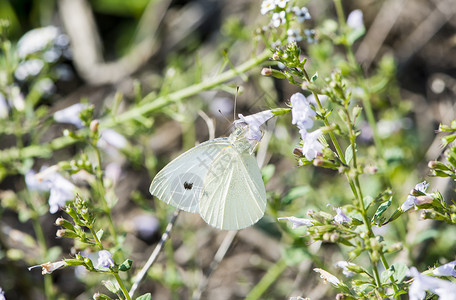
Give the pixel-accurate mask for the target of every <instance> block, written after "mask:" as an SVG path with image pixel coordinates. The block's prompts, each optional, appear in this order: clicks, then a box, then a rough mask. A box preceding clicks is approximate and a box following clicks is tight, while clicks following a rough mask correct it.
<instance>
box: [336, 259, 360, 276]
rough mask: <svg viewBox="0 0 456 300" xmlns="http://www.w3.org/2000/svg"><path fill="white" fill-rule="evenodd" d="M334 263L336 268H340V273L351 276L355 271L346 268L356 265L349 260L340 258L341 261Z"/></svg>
mask: <svg viewBox="0 0 456 300" xmlns="http://www.w3.org/2000/svg"><path fill="white" fill-rule="evenodd" d="M334 265H335V266H336V267H338V268H341V269H342V273H343V274H344V275H345V276H346V277H353V275H355V273H353V272H352V271H350V270H349V269H348V268H347V267H348V266H356V265H355V264H354V263H351V262H348V261H345V260H341V261H338V262H336V263H335V264H334Z"/></svg>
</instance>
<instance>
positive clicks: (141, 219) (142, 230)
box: [132, 215, 160, 239]
mask: <svg viewBox="0 0 456 300" xmlns="http://www.w3.org/2000/svg"><path fill="white" fill-rule="evenodd" d="M132 221H133V226H134V227H135V230H136V233H137V234H138V236H139V237H141V238H144V239H150V238H152V237H153V236H154V234H156V233H157V232H159V230H160V222H159V221H158V219H157V218H156V217H154V216H152V215H139V216H135V217H134V218H133V220H132Z"/></svg>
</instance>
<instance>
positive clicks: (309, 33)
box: [304, 29, 315, 44]
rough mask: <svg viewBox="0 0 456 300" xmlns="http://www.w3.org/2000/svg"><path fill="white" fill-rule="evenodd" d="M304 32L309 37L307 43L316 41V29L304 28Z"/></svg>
mask: <svg viewBox="0 0 456 300" xmlns="http://www.w3.org/2000/svg"><path fill="white" fill-rule="evenodd" d="M304 34H305V35H306V37H307V43H309V44H313V43H315V30H313V29H304Z"/></svg>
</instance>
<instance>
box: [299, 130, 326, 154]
mask: <svg viewBox="0 0 456 300" xmlns="http://www.w3.org/2000/svg"><path fill="white" fill-rule="evenodd" d="M299 132H300V133H301V138H302V141H303V145H302V154H303V155H304V156H305V158H306V159H307V160H309V161H310V160H312V159H314V158H315V157H317V154H318V153H321V151H322V150H323V148H324V147H323V145H322V144H321V143H320V142H319V141H318V138H319V137H320V136H321V134H322V132H321V129H317V130H315V131H313V132H306V131H305V130H303V129H301V130H300V131H299Z"/></svg>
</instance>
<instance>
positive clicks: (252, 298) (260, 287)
mask: <svg viewBox="0 0 456 300" xmlns="http://www.w3.org/2000/svg"><path fill="white" fill-rule="evenodd" d="M286 268H287V264H286V263H285V260H284V259H283V258H282V259H280V260H279V261H278V262H277V263H276V264H275V265H273V266H272V267H270V268H269V269H268V271H267V273H266V274H265V275H264V276H263V278H261V280H260V282H258V284H257V285H256V286H255V287H254V288H253V289H252V290H251V291H250V293H249V294H248V295H247V297H246V298H245V299H246V300H256V299H260V297H261V296H262V295H263V294H264V293H265V292H266V290H267V289H268V288H269V287H270V286H271V285H272V284H273V283H274V282H275V281H276V280H277V278H278V277H279V276H280V274H282V273H283V271H285V270H286Z"/></svg>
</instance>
